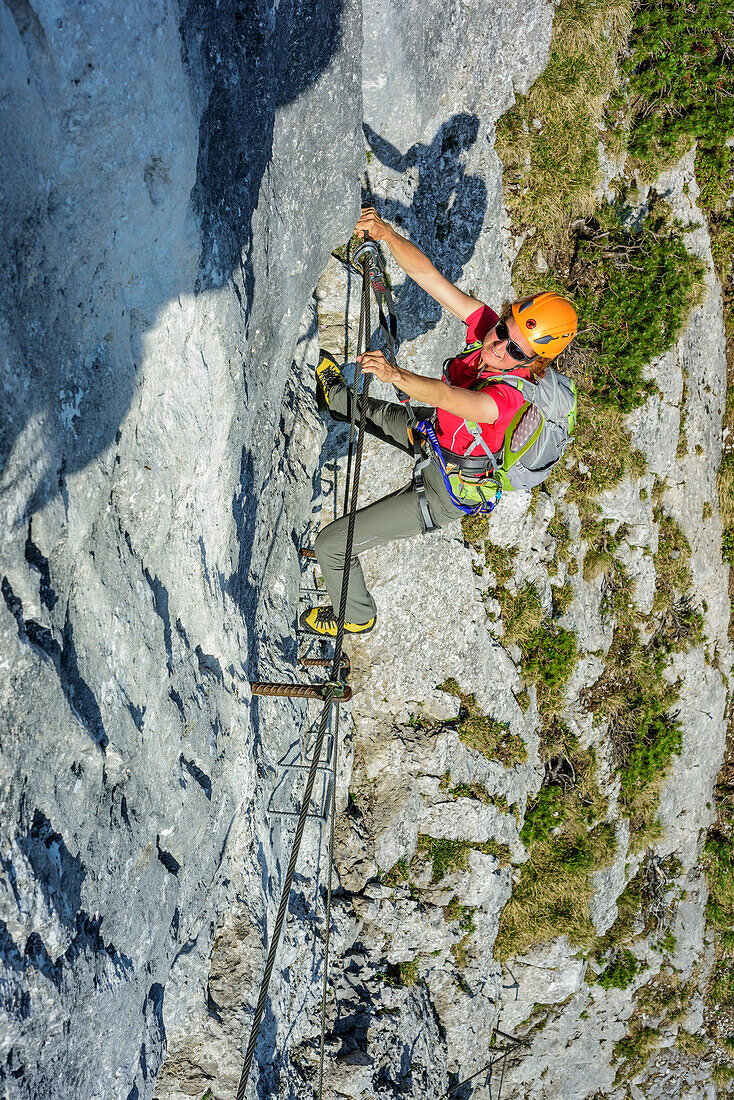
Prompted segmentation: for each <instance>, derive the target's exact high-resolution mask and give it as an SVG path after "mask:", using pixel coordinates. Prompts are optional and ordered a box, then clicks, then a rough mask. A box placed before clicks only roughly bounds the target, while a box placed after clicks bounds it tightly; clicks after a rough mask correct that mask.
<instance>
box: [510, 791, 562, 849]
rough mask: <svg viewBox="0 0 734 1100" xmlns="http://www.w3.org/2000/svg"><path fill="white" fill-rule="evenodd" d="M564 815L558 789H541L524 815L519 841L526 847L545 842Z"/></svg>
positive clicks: (560, 793)
mask: <svg viewBox="0 0 734 1100" xmlns="http://www.w3.org/2000/svg"><path fill="white" fill-rule="evenodd" d="M565 813H566V807H565V800H564V798H563V792H562V791H561V789H560V787H541V789H540V790H539V791H538V794H537V796H536V797H535V799H534V801H533V802H532V803H531V805H530V806H529V807H528V809H527V812H526V814H525V821H524V823H523V827H522V829H521V830H520V840H521V841H522V842H523V844H526V845H530V844H536V843H537V842H538V841H539V840H547V839H548V837H549V836H550V832H551V829H555V828H557V827H558V826H559V825H561V824H562V823H563V819H564V817H565Z"/></svg>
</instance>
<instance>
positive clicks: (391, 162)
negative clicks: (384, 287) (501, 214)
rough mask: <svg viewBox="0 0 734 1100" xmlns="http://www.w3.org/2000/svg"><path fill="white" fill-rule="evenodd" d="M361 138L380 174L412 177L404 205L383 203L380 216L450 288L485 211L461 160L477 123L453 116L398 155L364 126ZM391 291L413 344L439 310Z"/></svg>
mask: <svg viewBox="0 0 734 1100" xmlns="http://www.w3.org/2000/svg"><path fill="white" fill-rule="evenodd" d="M364 132H365V136H366V138H367V141H368V142H369V145H370V148H371V150H372V152H373V154H374V156H375V157H376V158H377V160H379V161H380V163H381V164H383V165H384V166H385V167H386V168H388V169H390V170H391V171H393V172H400V173H406V172H408V171H409V170H410V169H415V170H416V172H417V177H418V183H417V185H416V187H415V191H414V194H413V200H412V202H411V203H410V205H406V204H405V203H404V202H402V201H400V200H388V201H386V202H385V203H384V204H383V210H382V211H381V212H384V215H385V217H386V218H387V219H388V221H391V222H394V223H395V224H396V225H397V226H398V227H400V226H405V227H406V228H408V229H409V230H410V238H411V240H412V241H414V243H415V244H417V245H418V246H419V248H421V249H422V250H423V251H424V252H425V253H426V254H427V255H428V256H429V257H430V258H431V259H432V260H433V261H434V262H435V263H436V266H437V267H438V268H439V270H440V271H441V273H442V274H443V275H445V276H446V278H447V279H450V280H451V282H452V283H456V282H457V281H458V280H459V279H460V278H461V275H462V272H463V270H464V266H465V264H466V263H468V261H469V260H470V259H471V257H472V254H473V252H474V249H475V247H476V244H477V241H478V239H479V234H480V233H481V231H482V226H483V224H484V215H485V213H486V209H487V188H486V185H485V183H484V181H483V180H482V179H481V178H480V177H479V176H475V175H471V174H469V173H467V171H466V166H465V164H464V154H465V153H466V152H467V150H468V149H470V148H471V146H472V145H474V144H475V142H476V140H477V136H478V134H479V119H478V118H477V116H476V115H472V114H466V113H461V114H456V115H454V116H453V117H452V118H450V119H448V120H447V121H446V122H444V123H443V124H442V125H441V126H440V127H439V129H438V131H437V133H436V135H435V137H434V138H433V141H431V142H430V143H429V144H425V143H423V142H416V143H415V144H414V145H411V147H410V149H408V151H407V152H406V153H400V152H399V150H398V149H396V148H395V146H394V145H391V144H390V142H389V141H387V140H386V139H385V138H384V137H381V136H380V135H379V134H377V133H375V131H374V130H373V129H372V128H371V127H370V126H369V125H367V124H366V123H365V126H364ZM366 201H369V202H372V196H371V195H369V194H367V193H365V194H364V195H363V202H366ZM395 291H396V295H397V296H398V297H399V303H398V312H399V316H400V336H401V339H402V340H414V339H416V338H417V337H418V336H420V335H422V334H423V333H424V332H425V331H426V330H427V329H428V328H432V327H433V325H435V324H436V322H437V321H438V319H439V317H440V315H441V308H440V306H438V305H437V304H436V303H435V302H434V301H433V299H432V298H430V297H429V296H428V295H427V294H426V293H425V291H423V290H421V288H420V287H419V286H417V285H416V284H415V283H413V282H412V281H411V280H409V279H405V280H404V281H403V283H402V284H400V285H399V286H397V287H396V288H395ZM418 318H421V320H418ZM431 318H432V319H433V320H431ZM426 319H427V320H426Z"/></svg>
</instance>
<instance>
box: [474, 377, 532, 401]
mask: <svg viewBox="0 0 734 1100" xmlns="http://www.w3.org/2000/svg"><path fill="white" fill-rule="evenodd" d="M498 382H505V383H509V385H511V386H514V387H515V389H516V390H519V391H520V393H521V394H522V395H523V397H524V398H525V400H526V401H529V402H532V401H533V399H534V397H535V391H536V390H537V388H538V384H537V382H531V381H530V379H529V378H522V377H521V376H520V375H518V374H493V375H492V376H491V377H490V378H480V379H479V380H478V382H477V383H476V386H475V389H477V390H483V389H485V388H486V387H487V386H491V385H492V384H493V383H498Z"/></svg>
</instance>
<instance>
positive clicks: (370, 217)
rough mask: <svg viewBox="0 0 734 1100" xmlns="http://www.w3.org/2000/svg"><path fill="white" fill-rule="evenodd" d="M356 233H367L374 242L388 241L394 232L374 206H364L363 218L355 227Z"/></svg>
mask: <svg viewBox="0 0 734 1100" xmlns="http://www.w3.org/2000/svg"><path fill="white" fill-rule="evenodd" d="M354 232H355V233H367V234H368V235H369V236H370V238H371V239H372V240H373V241H386V240H387V239H388V237H390V236H392V235H393V233H394V230H393V228H392V226H391V225H388V223H387V222H386V221H384V220H383V219H382V218H381V217H380V215H379V214H378V213H377V211H376V210H375V208H374V206H363V207H362V216H361V217H360V219H359V221H358V222H357V224H356V225H355V227H354Z"/></svg>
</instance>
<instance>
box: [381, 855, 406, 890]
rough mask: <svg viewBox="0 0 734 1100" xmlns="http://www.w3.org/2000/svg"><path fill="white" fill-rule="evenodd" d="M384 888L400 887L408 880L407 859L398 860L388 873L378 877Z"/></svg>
mask: <svg viewBox="0 0 734 1100" xmlns="http://www.w3.org/2000/svg"><path fill="white" fill-rule="evenodd" d="M380 878H381V881H382V883H383V885H384V886H402V885H403V883H406V882H408V879H409V878H410V867H409V865H408V860H407V859H399V860H398V861H397V863H394V864H393V865H392V867H391V868H390V870H389V871H385V873H384V874H383V875H381V876H380Z"/></svg>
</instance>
